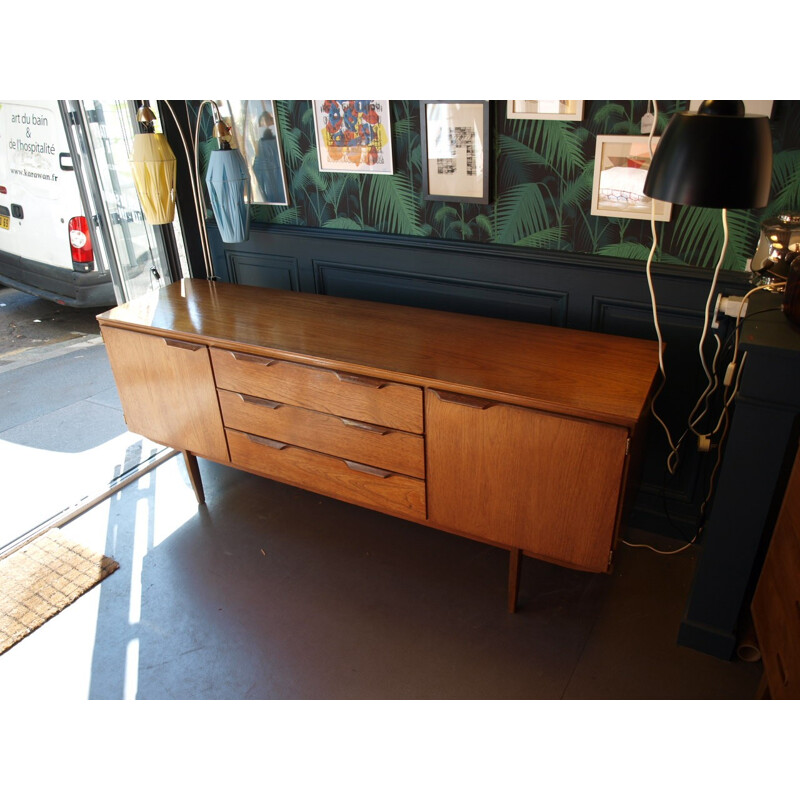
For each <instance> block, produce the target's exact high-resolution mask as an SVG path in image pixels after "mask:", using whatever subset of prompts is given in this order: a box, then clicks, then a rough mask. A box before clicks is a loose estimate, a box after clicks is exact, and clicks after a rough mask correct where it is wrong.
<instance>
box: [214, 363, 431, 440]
mask: <svg viewBox="0 0 800 800" xmlns="http://www.w3.org/2000/svg"><path fill="white" fill-rule="evenodd" d="M211 359H212V363H213V365H214V374H215V376H216V381H217V386H218V387H219V388H220V389H228V390H229V391H232V392H242V393H243V394H248V395H253V396H255V397H264V398H267V399H269V400H276V401H277V402H279V403H289V404H291V405H295V406H302V407H303V408H309V409H313V410H315V411H324V412H325V413H328V414H335V415H336V416H343V417H347V418H349V419H358V420H362V421H364V422H372V423H374V424H376V425H383V426H385V427H388V428H399V429H400V430H404V431H410V432H411V433H422V389H420V388H419V387H417V386H407V385H406V384H402V383H392V382H391V381H385V380H383V379H379V378H371V377H367V376H361V375H354V374H351V373H347V372H337V371H334V370H330V369H320V368H318V367H309V366H306V365H305V364H295V363H293V362H291V361H281V360H279V359H273V358H265V357H263V356H252V355H247V354H245V353H236V352H234V351H232V350H221V349H219V348H211Z"/></svg>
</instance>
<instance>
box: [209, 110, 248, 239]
mask: <svg viewBox="0 0 800 800" xmlns="http://www.w3.org/2000/svg"><path fill="white" fill-rule="evenodd" d="M214 117H215V123H214V136H215V137H216V139H217V141H218V143H219V149H218V150H214V151H212V153H211V157H210V158H209V162H208V168H207V170H206V187H207V188H208V197H209V200H210V201H211V209H212V211H213V212H214V217H215V219H216V220H217V224H218V225H219V232H220V236H221V237H222V241H223V242H225V243H226V244H233V243H235V242H244V241H247V238H248V237H249V236H250V205H249V203H250V173H249V171H248V169H247V165H246V164H245V163H244V159H243V158H242V154H241V152H240V151H239V150H237V149H235V148H233V147H231V145H230V128H229V127H228V126H227V125H226V124H225V123H224V122H223V121H222V120H221V119H220V117H219V110H218V109H217V106H216V104H215V105H214Z"/></svg>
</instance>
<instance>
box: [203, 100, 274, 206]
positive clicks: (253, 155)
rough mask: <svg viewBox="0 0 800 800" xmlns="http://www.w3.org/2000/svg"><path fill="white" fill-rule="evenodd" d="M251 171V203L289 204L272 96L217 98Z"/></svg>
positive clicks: (221, 111)
mask: <svg viewBox="0 0 800 800" xmlns="http://www.w3.org/2000/svg"><path fill="white" fill-rule="evenodd" d="M215 102H216V104H217V106H218V107H219V112H220V114H221V115H222V117H223V118H224V119H225V121H226V122H227V123H228V125H230V126H231V132H232V135H233V138H234V140H235V144H236V146H237V147H238V148H239V150H240V151H241V153H242V156H243V157H244V160H245V163H246V164H247V168H248V170H249V172H250V190H251V192H252V197H251V202H252V203H263V204H264V205H270V206H286V205H289V193H288V191H287V189H286V170H285V167H284V163H283V150H282V148H281V134H280V130H279V128H278V123H277V120H276V115H275V103H274V101H273V100H216V101H215Z"/></svg>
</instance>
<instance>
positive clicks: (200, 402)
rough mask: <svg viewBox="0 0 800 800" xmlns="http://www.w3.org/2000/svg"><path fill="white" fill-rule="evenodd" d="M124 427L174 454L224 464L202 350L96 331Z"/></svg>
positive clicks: (214, 397) (106, 328)
mask: <svg viewBox="0 0 800 800" xmlns="http://www.w3.org/2000/svg"><path fill="white" fill-rule="evenodd" d="M101 331H102V334H103V340H104V342H105V345H106V350H107V352H108V358H109V361H110V363H111V369H112V371H113V373H114V378H115V380H116V383H117V389H118V391H119V396H120V400H121V401H122V410H123V412H124V414H125V422H126V423H127V425H128V428H129V429H130V430H131V431H133V432H134V433H139V434H141V435H142V436H146V437H147V438H148V439H152V440H153V441H154V442H159V443H160V444H166V445H169V446H170V447H174V448H176V449H178V450H187V451H189V452H191V453H194V454H196V455H199V456H203V457H206V458H210V459H213V460H215V461H223V462H225V461H228V460H229V458H228V445H227V442H226V440H225V431H224V429H223V427H222V417H221V414H220V410H219V402H218V400H217V391H216V387H215V385H214V374H213V372H212V370H211V359H210V357H209V353H208V348H207V347H206V346H205V345H198V344H192V343H189V342H183V341H180V340H176V339H170V338H169V337H165V336H158V335H154V334H145V333H138V332H135V331H127V330H122V329H120V328H112V327H110V326H108V325H104V326H102V327H101Z"/></svg>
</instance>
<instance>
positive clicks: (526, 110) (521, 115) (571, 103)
mask: <svg viewBox="0 0 800 800" xmlns="http://www.w3.org/2000/svg"><path fill="white" fill-rule="evenodd" d="M507 102H508V105H507V109H506V116H507V117H508V118H509V119H560V120H562V121H564V122H570V121H571V122H575V121H578V120H582V119H583V100H509V101H507Z"/></svg>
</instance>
